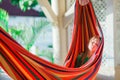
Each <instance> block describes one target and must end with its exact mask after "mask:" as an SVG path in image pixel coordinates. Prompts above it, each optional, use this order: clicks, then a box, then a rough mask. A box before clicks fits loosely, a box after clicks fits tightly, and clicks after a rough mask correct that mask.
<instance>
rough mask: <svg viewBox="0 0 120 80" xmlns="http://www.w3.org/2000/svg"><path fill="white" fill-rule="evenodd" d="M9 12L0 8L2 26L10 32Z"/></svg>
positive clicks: (0, 24)
mask: <svg viewBox="0 0 120 80" xmlns="http://www.w3.org/2000/svg"><path fill="white" fill-rule="evenodd" d="M8 18H9V15H8V12H7V11H6V10H4V9H2V8H0V26H1V27H2V28H3V29H4V30H6V31H7V32H8Z"/></svg>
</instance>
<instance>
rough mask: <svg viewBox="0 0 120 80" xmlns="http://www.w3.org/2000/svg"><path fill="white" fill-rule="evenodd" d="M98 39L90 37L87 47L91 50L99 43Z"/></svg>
mask: <svg viewBox="0 0 120 80" xmlns="http://www.w3.org/2000/svg"><path fill="white" fill-rule="evenodd" d="M99 42H100V40H99V39H98V38H96V37H94V38H92V39H91V40H90V42H89V45H88V49H89V50H90V51H92V49H93V48H94V47H97V46H98V44H99Z"/></svg>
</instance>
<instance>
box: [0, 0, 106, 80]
mask: <svg viewBox="0 0 120 80" xmlns="http://www.w3.org/2000/svg"><path fill="white" fill-rule="evenodd" d="M94 35H98V36H100V37H101V41H100V43H99V46H98V47H97V49H96V51H95V53H94V54H93V55H92V56H91V58H90V59H89V60H88V61H87V62H86V63H85V64H83V65H82V66H80V67H77V68H75V61H76V58H77V56H78V55H79V54H81V52H84V51H85V50H86V47H87V44H88V41H89V39H90V38H91V37H92V36H94ZM103 46H104V37H103V33H102V29H101V27H100V24H99V22H98V20H97V18H96V16H95V13H94V9H93V7H92V3H91V2H89V3H88V4H86V5H84V6H82V5H80V4H79V1H78V0H76V5H75V18H74V30H73V34H72V42H71V46H70V50H69V52H68V55H67V57H66V60H65V66H59V65H56V64H53V63H50V62H48V61H46V60H44V59H42V58H39V57H38V56H36V55H34V54H32V53H30V52H29V51H27V50H26V49H24V48H23V47H22V46H21V45H20V44H18V43H17V42H16V41H15V40H14V39H13V38H12V37H11V36H10V35H9V34H8V33H7V32H5V31H4V30H3V29H2V28H1V27H0V66H1V67H2V68H3V69H4V70H5V71H6V73H7V74H8V75H9V76H10V77H11V78H12V79H14V80H39V79H40V80H93V79H94V78H95V77H96V74H97V72H98V70H99V67H100V64H101V59H102V51H103Z"/></svg>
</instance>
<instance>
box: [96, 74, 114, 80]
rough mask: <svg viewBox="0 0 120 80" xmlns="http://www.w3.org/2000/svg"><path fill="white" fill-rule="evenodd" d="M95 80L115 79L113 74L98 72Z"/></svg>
mask: <svg viewBox="0 0 120 80" xmlns="http://www.w3.org/2000/svg"><path fill="white" fill-rule="evenodd" d="M96 80H115V79H114V76H106V75H101V74H98V75H97V78H96Z"/></svg>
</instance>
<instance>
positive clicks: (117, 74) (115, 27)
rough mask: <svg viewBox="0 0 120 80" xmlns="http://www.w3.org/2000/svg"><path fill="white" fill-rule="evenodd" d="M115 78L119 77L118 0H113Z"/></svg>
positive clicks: (119, 36)
mask: <svg viewBox="0 0 120 80" xmlns="http://www.w3.org/2000/svg"><path fill="white" fill-rule="evenodd" d="M114 54H115V80H119V79H120V0H114Z"/></svg>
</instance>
